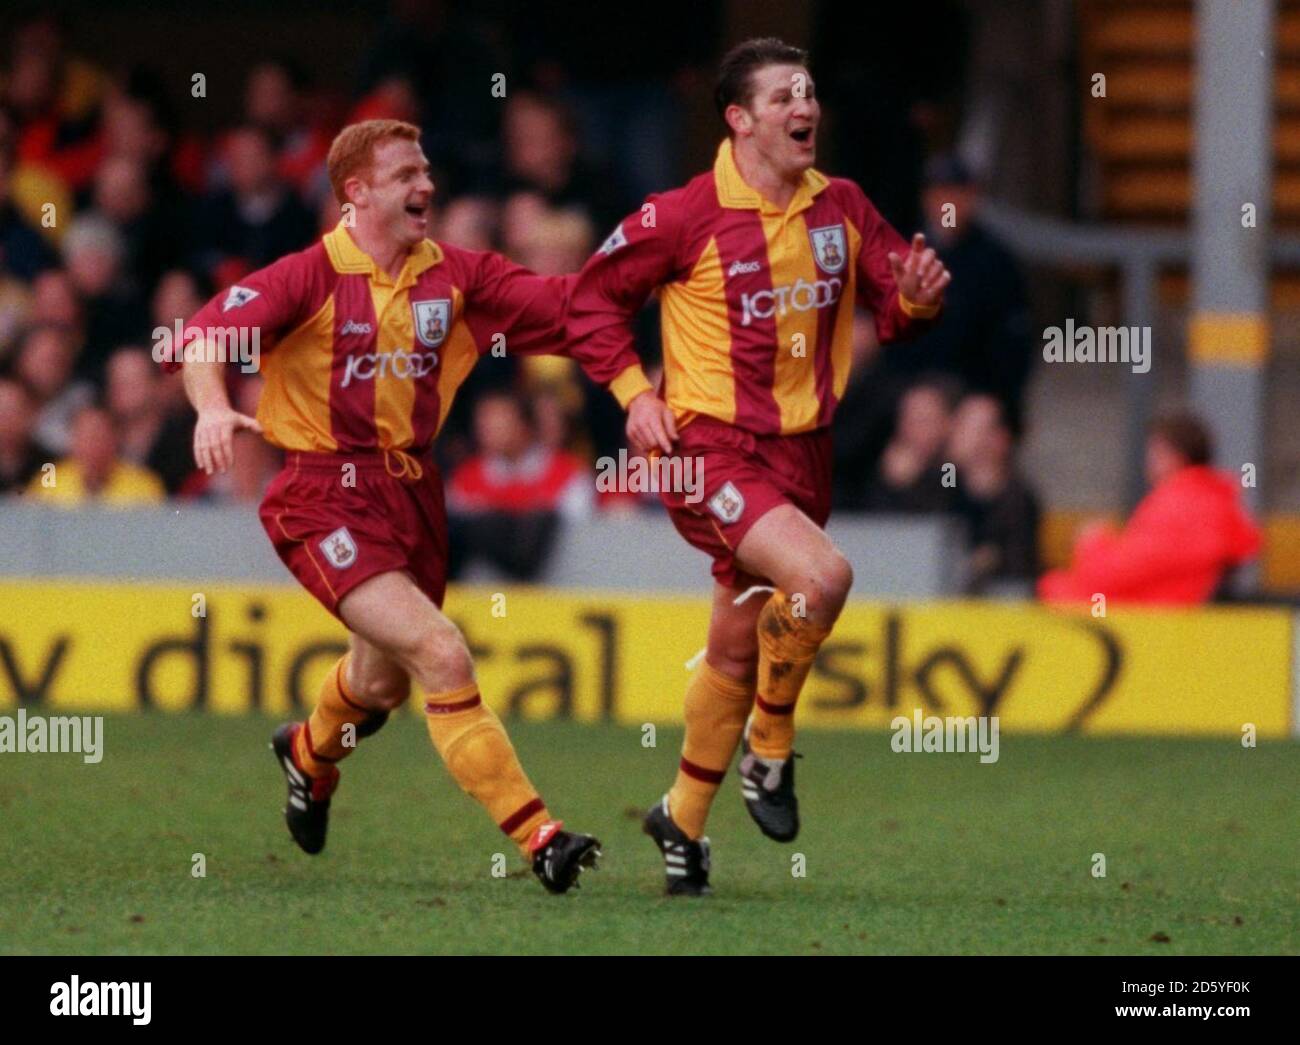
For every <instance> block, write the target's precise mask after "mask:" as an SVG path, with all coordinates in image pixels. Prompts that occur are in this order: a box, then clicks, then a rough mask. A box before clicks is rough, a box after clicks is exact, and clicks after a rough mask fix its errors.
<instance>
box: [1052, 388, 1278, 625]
mask: <svg viewBox="0 0 1300 1045" xmlns="http://www.w3.org/2000/svg"><path fill="white" fill-rule="evenodd" d="M1213 456H1214V452H1213V444H1212V441H1211V438H1210V434H1209V432H1208V430H1207V429H1206V427H1205V425H1204V424H1202V422H1201V421H1200V420H1198V419H1197V418H1196V417H1194V416H1192V415H1190V414H1181V413H1180V414H1171V415H1169V416H1167V417H1163V418H1160V419H1158V420H1156V422H1155V423H1154V424H1153V425H1152V427H1151V430H1150V434H1149V436H1148V438H1147V445H1146V473H1147V481H1148V483H1149V484H1150V486H1151V491H1150V493H1148V494H1147V495H1146V497H1144V498H1143V499H1142V501H1141V502H1139V504H1138V506H1137V508H1136V510H1135V511H1134V512H1133V516H1132V518H1131V519H1129V521H1128V523H1127V524H1126V525H1125V526H1124V528H1123V529H1122V530H1118V531H1116V530H1115V529H1113V528H1112V527H1110V526H1109V525H1107V524H1105V523H1094V524H1091V525H1089V526H1087V527H1085V528H1084V529H1083V531H1082V532H1081V533H1080V535H1079V538H1078V540H1077V542H1076V543H1075V547H1074V558H1073V562H1072V563H1071V565H1070V567H1069V569H1066V570H1053V571H1051V572H1050V573H1047V574H1045V575H1044V576H1043V577H1042V579H1041V580H1040V581H1039V584H1038V594H1039V596H1040V597H1041V598H1042V599H1044V600H1045V601H1048V602H1088V601H1091V600H1092V599H1093V598H1094V597H1095V596H1097V595H1104V596H1105V597H1106V599H1107V601H1108V602H1122V603H1165V604H1184V605H1192V604H1196V603H1203V602H1206V601H1207V600H1209V599H1210V598H1211V597H1212V596H1213V595H1214V594H1215V593H1216V590H1217V589H1218V588H1219V587H1220V585H1221V583H1222V582H1223V581H1224V579H1225V578H1226V577H1227V575H1228V574H1229V573H1230V571H1231V570H1233V569H1234V568H1235V567H1237V566H1239V565H1241V564H1242V563H1245V562H1247V561H1249V560H1250V559H1251V558H1253V557H1254V556H1255V554H1256V552H1257V551H1258V550H1259V546H1260V532H1259V529H1258V527H1257V526H1256V525H1255V523H1254V521H1253V520H1252V519H1251V518H1250V516H1249V515H1247V513H1246V511H1245V509H1244V508H1243V507H1242V504H1241V486H1240V484H1239V483H1238V482H1237V481H1235V480H1234V479H1233V478H1232V477H1231V476H1229V475H1226V474H1222V473H1220V472H1216V471H1215V470H1214V469H1213V468H1212V467H1211V465H1210V462H1211V460H1212V459H1213Z"/></svg>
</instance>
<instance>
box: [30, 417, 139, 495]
mask: <svg viewBox="0 0 1300 1045" xmlns="http://www.w3.org/2000/svg"><path fill="white" fill-rule="evenodd" d="M27 492H28V494H29V495H30V496H32V497H33V498H35V499H37V500H40V501H42V502H45V503H47V504H52V505H56V506H58V507H60V508H76V507H81V506H82V505H84V504H86V503H87V502H91V501H96V502H100V503H102V504H105V505H108V506H110V507H115V508H129V507H134V506H141V505H147V504H156V503H157V502H159V501H161V500H163V497H164V493H165V491H164V489H163V484H162V482H161V481H160V480H159V478H158V477H157V476H156V475H154V474H153V473H152V472H151V471H149V470H148V469H147V468H141V467H140V466H139V465H134V464H131V463H130V462H128V461H124V460H122V459H121V458H120V457H119V456H118V436H117V431H116V430H115V429H114V427H113V419H112V417H111V416H110V415H109V413H108V411H107V410H104V409H103V408H102V407H98V406H94V405H88V406H84V407H82V409H81V410H79V411H78V412H77V415H76V417H75V418H74V419H73V422H72V440H71V450H70V454H69V456H67V457H65V458H63V459H62V460H60V461H58V462H57V463H56V464H55V466H54V470H53V472H52V473H50V475H49V478H48V481H47V476H46V474H45V473H42V474H41V475H38V476H36V478H34V479H33V480H32V481H31V483H30V484H29V485H28V487H27Z"/></svg>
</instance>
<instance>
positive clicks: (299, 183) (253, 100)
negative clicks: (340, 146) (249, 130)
mask: <svg viewBox="0 0 1300 1045" xmlns="http://www.w3.org/2000/svg"><path fill="white" fill-rule="evenodd" d="M310 86H311V82H310V78H309V76H308V75H307V72H306V70H305V69H304V68H302V67H301V66H300V65H299V64H298V63H297V62H294V61H292V60H291V59H288V58H284V57H280V58H275V59H272V60H270V61H265V62H260V63H259V64H258V65H256V66H254V67H253V70H252V71H251V72H250V73H249V74H248V80H247V81H246V82H245V85H244V115H245V118H246V119H247V120H248V122H249V123H250V124H253V125H254V126H256V127H260V128H262V130H264V131H266V132H267V134H269V135H270V136H271V140H272V141H273V142H274V144H275V151H276V170H277V171H278V173H279V175H280V177H281V178H283V179H284V180H285V181H286V182H288V183H289V184H290V185H292V186H293V187H294V190H295V191H296V192H297V193H298V194H299V196H301V197H302V198H304V199H307V198H312V199H318V198H319V197H320V196H322V195H325V196H331V195H332V193H328V192H323V191H322V190H323V189H324V188H325V187H326V185H327V183H326V182H324V181H323V180H322V179H320V178H319V177H318V175H319V174H320V172H321V166H322V165H323V164H324V162H325V156H326V155H327V154H328V153H329V148H330V141H331V139H332V138H333V135H332V134H331V133H330V128H329V127H328V126H325V125H324V124H322V123H320V122H316V121H313V120H312V119H311V118H310V104H309V97H308V91H309V88H310Z"/></svg>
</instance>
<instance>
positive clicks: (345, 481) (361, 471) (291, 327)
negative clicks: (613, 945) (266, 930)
mask: <svg viewBox="0 0 1300 1045" xmlns="http://www.w3.org/2000/svg"><path fill="white" fill-rule="evenodd" d="M328 167H329V176H330V181H331V183H332V185H333V188H334V193H335V195H336V196H337V198H338V200H339V202H340V204H344V205H345V220H343V221H341V222H340V223H339V225H338V226H337V227H336V228H335V229H334V230H333V231H331V232H329V233H328V234H326V235H325V236H324V237H323V238H322V239H321V240H320V241H319V242H317V243H315V244H313V245H312V246H310V247H308V248H307V249H306V250H303V251H301V252H299V253H297V254H291V255H289V256H287V257H284V258H281V259H280V260H279V261H277V262H275V263H274V264H272V265H269V266H268V267H266V268H264V269H262V270H260V271H258V272H255V273H253V274H252V275H250V276H247V277H245V278H243V279H241V280H240V282H239V284H238V285H236V286H233V287H231V288H229V290H227V291H224V292H222V293H221V294H218V295H217V296H216V297H215V298H213V299H212V301H211V302H209V303H208V304H207V305H206V306H205V307H204V308H203V309H201V310H200V311H199V312H198V313H197V314H196V315H195V316H194V317H193V318H192V319H191V320H190V322H189V323H188V324H187V326H186V328H185V350H186V355H185V358H184V364H183V365H184V370H183V372H184V380H185V389H186V392H187V393H188V395H189V399H190V402H191V403H192V404H193V405H194V408H195V410H196V411H197V412H198V423H197V427H196V429H195V433H194V451H195V457H196V459H197V461H198V463H199V465H200V466H201V467H202V468H203V469H204V471H206V472H208V473H212V472H213V471H224V470H225V469H226V468H227V467H228V466H229V465H230V462H231V455H232V435H233V433H234V432H235V431H237V430H239V429H250V430H252V431H254V432H260V433H262V434H263V435H264V436H265V437H266V439H267V440H269V441H270V442H271V443H272V444H274V445H275V446H278V447H280V448H282V449H283V450H284V451H285V467H284V470H283V471H282V472H281V473H280V474H279V476H277V478H276V479H275V480H274V482H272V484H271V486H270V488H269V489H268V491H267V493H266V497H265V499H264V500H263V502H262V505H261V509H260V516H261V519H262V525H263V526H264V527H265V529H266V532H267V534H268V536H269V537H270V538H271V541H272V543H273V544H274V545H275V549H276V551H277V552H278V553H279V555H280V558H281V559H282V560H283V561H284V563H285V565H286V566H288V568H289V569H290V571H292V573H293V575H294V576H295V577H296V578H297V579H298V581H299V582H300V583H301V584H302V585H303V586H304V587H305V588H306V589H307V590H308V591H310V592H311V593H312V595H314V596H315V597H316V598H317V599H318V600H319V601H320V602H321V603H323V604H324V605H325V607H326V608H328V609H329V610H330V612H331V613H333V614H334V615H335V616H337V617H338V618H339V619H340V620H341V621H342V622H343V623H344V624H345V625H346V626H347V628H348V630H349V631H350V632H351V639H350V649H349V652H348V653H347V654H346V655H345V656H344V657H342V658H341V659H340V660H339V662H338V663H337V664H336V665H335V666H334V667H333V668H332V669H331V670H330V672H329V674H328V677H327V678H326V681H325V683H324V686H323V688H322V690H321V694H320V699H319V702H318V703H317V705H316V708H315V710H314V711H313V712H312V714H311V716H310V718H308V720H307V721H306V722H304V723H291V724H286V725H284V726H282V727H281V728H280V729H279V730H277V731H276V733H275V736H274V738H273V741H272V747H273V749H274V751H275V754H276V758H277V760H278V762H279V764H280V766H281V768H282V769H283V771H284V774H285V777H286V779H287V781H288V785H289V793H288V805H287V806H286V808H285V811H284V812H285V820H286V822H287V824H288V827H289V831H290V833H291V834H292V835H293V838H294V840H295V841H296V842H297V843H298V845H299V846H300V847H301V848H302V849H303V850H304V851H306V852H308V853H317V852H320V850H321V848H322V847H323V846H324V844H325V832H326V827H327V821H328V815H329V806H330V796H331V795H332V794H333V792H334V789H335V788H336V787H337V785H338V780H339V770H338V768H337V766H336V763H338V762H339V761H340V760H341V759H343V758H344V757H345V756H346V755H348V754H349V753H350V752H351V750H352V748H353V747H354V746H355V744H356V741H357V739H358V738H364V737H366V736H369V735H370V734H372V733H374V732H375V731H376V730H377V729H379V727H380V726H382V725H383V723H384V721H385V719H386V718H387V717H388V714H389V712H390V711H392V709H394V708H396V707H397V706H399V705H400V704H402V703H403V702H404V701H405V700H406V699H407V697H408V696H409V695H410V691H411V683H412V680H414V682H415V684H416V685H417V686H418V687H419V690H420V692H421V693H422V694H423V699H424V702H425V705H424V707H425V712H426V718H427V722H428V727H429V735H430V737H431V738H432V740H433V744H434V747H435V748H436V749H437V751H438V753H439V755H440V756H441V757H442V759H443V761H444V762H445V764H446V766H447V768H448V770H449V771H450V772H451V775H452V776H453V777H455V779H456V781H457V783H459V784H460V786H461V787H462V788H464V789H465V790H466V791H467V792H468V793H469V794H470V795H472V796H473V797H474V798H475V799H476V800H477V801H478V802H479V803H480V804H481V805H482V806H483V807H484V808H485V809H486V810H487V812H488V814H489V815H490V816H491V817H492V818H493V820H494V821H495V822H496V823H497V824H498V825H499V826H500V828H501V830H502V831H503V832H505V834H507V835H508V836H509V837H510V838H511V839H513V840H514V841H515V842H516V843H517V844H518V846H519V847H520V849H521V850H522V851H523V853H524V855H525V858H526V859H528V860H530V861H531V863H532V866H533V870H534V871H535V872H536V874H537V876H538V877H539V878H540V879H541V881H542V883H543V884H544V885H545V886H546V887H547V888H548V889H550V890H551V891H553V892H564V891H565V890H566V889H568V888H569V886H570V885H572V884H573V882H574V881H575V880H576V879H577V877H578V874H579V872H580V870H581V869H582V868H584V867H590V866H593V865H594V864H595V861H596V858H597V857H598V856H599V855H600V850H599V843H598V842H597V840H596V839H595V838H593V837H591V836H590V835H583V834H575V833H572V832H569V831H565V830H563V829H562V824H561V822H560V821H557V820H554V819H552V817H551V815H550V813H549V812H548V811H547V808H546V805H545V804H544V803H543V802H542V799H541V798H540V797H539V796H538V794H537V791H536V790H535V789H534V788H533V785H532V784H531V783H529V781H528V778H527V776H525V774H524V771H523V769H522V768H521V766H520V765H519V760H518V758H517V757H516V755H515V751H514V748H513V747H512V745H511V743H510V740H509V738H508V737H507V736H506V733H505V730H504V729H503V728H502V725H501V722H500V721H499V720H498V718H497V716H496V715H495V714H494V713H493V711H492V710H491V709H490V708H489V707H488V706H487V705H486V704H485V703H483V701H482V699H481V698H480V696H479V689H478V685H477V683H476V682H475V680H474V667H473V664H472V662H471V660H470V653H469V650H468V649H467V648H466V644H465V640H464V638H463V637H462V636H461V634H460V632H459V631H458V630H457V628H456V627H455V625H454V624H452V623H451V621H449V620H448V619H447V618H446V617H445V616H444V615H443V613H442V612H441V610H440V607H441V605H442V599H443V592H444V588H445V584H446V566H447V529H446V517H445V512H444V505H443V487H442V480H441V478H440V476H439V475H438V472H437V469H436V467H435V465H434V463H433V460H432V458H431V456H430V455H429V452H428V451H429V448H430V446H431V444H432V443H433V440H434V437H435V436H436V435H437V433H438V429H439V428H440V427H441V425H442V423H443V421H444V420H445V418H446V417H447V412H448V410H449V409H450V408H451V402H452V397H453V396H454V395H455V394H456V389H457V388H458V387H459V386H460V384H461V382H462V381H464V380H465V378H466V376H467V375H468V374H469V372H470V369H471V368H472V367H473V366H474V364H475V362H476V361H477V360H478V358H479V357H480V356H481V355H483V354H484V353H486V352H488V351H490V350H492V349H493V348H494V347H496V346H498V345H500V346H504V347H505V349H506V351H508V352H538V351H560V350H563V347H564V309H565V292H566V289H567V286H566V284H565V281H564V280H562V279H543V278H542V277H539V276H535V275H533V274H532V273H530V272H528V271H527V270H526V269H523V268H521V267H519V266H517V265H514V264H512V263H510V262H508V261H506V260H505V259H504V258H502V257H500V256H498V255H496V254H492V253H487V252H478V251H469V250H462V249H460V248H458V247H454V246H451V245H449V244H445V243H435V242H433V241H432V240H430V239H428V238H426V236H427V232H428V224H429V206H430V200H431V198H432V196H433V191H434V186H433V182H432V181H431V180H430V178H429V162H428V160H427V159H426V157H425V155H424V152H423V150H422V149H421V147H420V144H419V131H418V130H417V129H416V128H415V127H413V126H412V125H410V124H407V123H402V122H399V121H396V120H370V121H366V122H363V123H358V124H353V125H351V126H349V127H346V128H344V130H343V131H342V132H341V133H340V134H339V135H338V137H337V138H336V139H335V140H334V143H333V145H332V147H331V148H330V152H329V159H328ZM346 205H350V207H348V206H346ZM348 211H351V216H353V217H354V218H355V221H354V222H353V221H350V220H348V216H347V212H348ZM569 278H570V279H571V278H572V277H569ZM240 328H243V329H244V330H257V331H258V332H259V335H260V340H261V350H262V352H263V353H264V358H263V359H262V374H263V377H264V379H265V385H264V390H263V392H262V398H261V402H260V404H259V406H258V410H257V419H256V420H254V419H253V418H251V417H247V416H244V415H242V414H240V413H238V412H236V411H235V410H234V409H233V408H232V407H231V405H230V402H229V400H228V398H227V395H226V384H225V376H224V365H223V363H221V362H219V361H217V360H216V359H214V358H212V357H213V356H217V355H219V337H218V336H216V335H214V336H213V337H208V336H207V334H206V332H207V331H208V330H209V329H212V330H226V331H227V332H233V331H236V330H238V329H240ZM502 339H504V340H502ZM195 346H197V347H198V348H199V349H205V350H204V351H197V352H196V351H194V349H195ZM579 355H580V357H581V358H580V359H579V361H580V362H583V363H584V365H586V363H587V359H586V357H585V356H583V354H582V353H581V352H580V353H579ZM626 361H627V362H628V363H629V364H630V365H631V366H633V367H635V366H636V357H635V355H634V354H631V353H629V354H628V355H627V359H626ZM176 365H178V363H177V360H176V359H173V360H171V361H170V363H169V366H171V367H173V368H174V367H175V366H176ZM619 369H621V368H619V367H614V368H613V371H614V372H617V371H618V370H619ZM606 370H607V371H608V370H609V366H608V361H606ZM637 372H638V373H639V368H637Z"/></svg>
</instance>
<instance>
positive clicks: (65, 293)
mask: <svg viewBox="0 0 1300 1045" xmlns="http://www.w3.org/2000/svg"><path fill="white" fill-rule="evenodd" d="M29 318H30V322H31V325H32V326H41V325H44V324H51V325H53V326H58V327H63V328H64V329H65V330H69V331H75V332H76V333H77V334H78V339H80V333H81V331H82V329H83V318H84V314H83V310H82V307H81V301H80V300H79V299H78V297H77V288H76V287H75V286H73V283H72V277H71V276H69V275H68V273H67V272H65V271H64V270H63V269H46V270H45V271H44V272H42V273H41V274H40V275H39V276H37V277H36V278H35V279H34V280H33V281H32V307H31V314H30V317H29Z"/></svg>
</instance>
